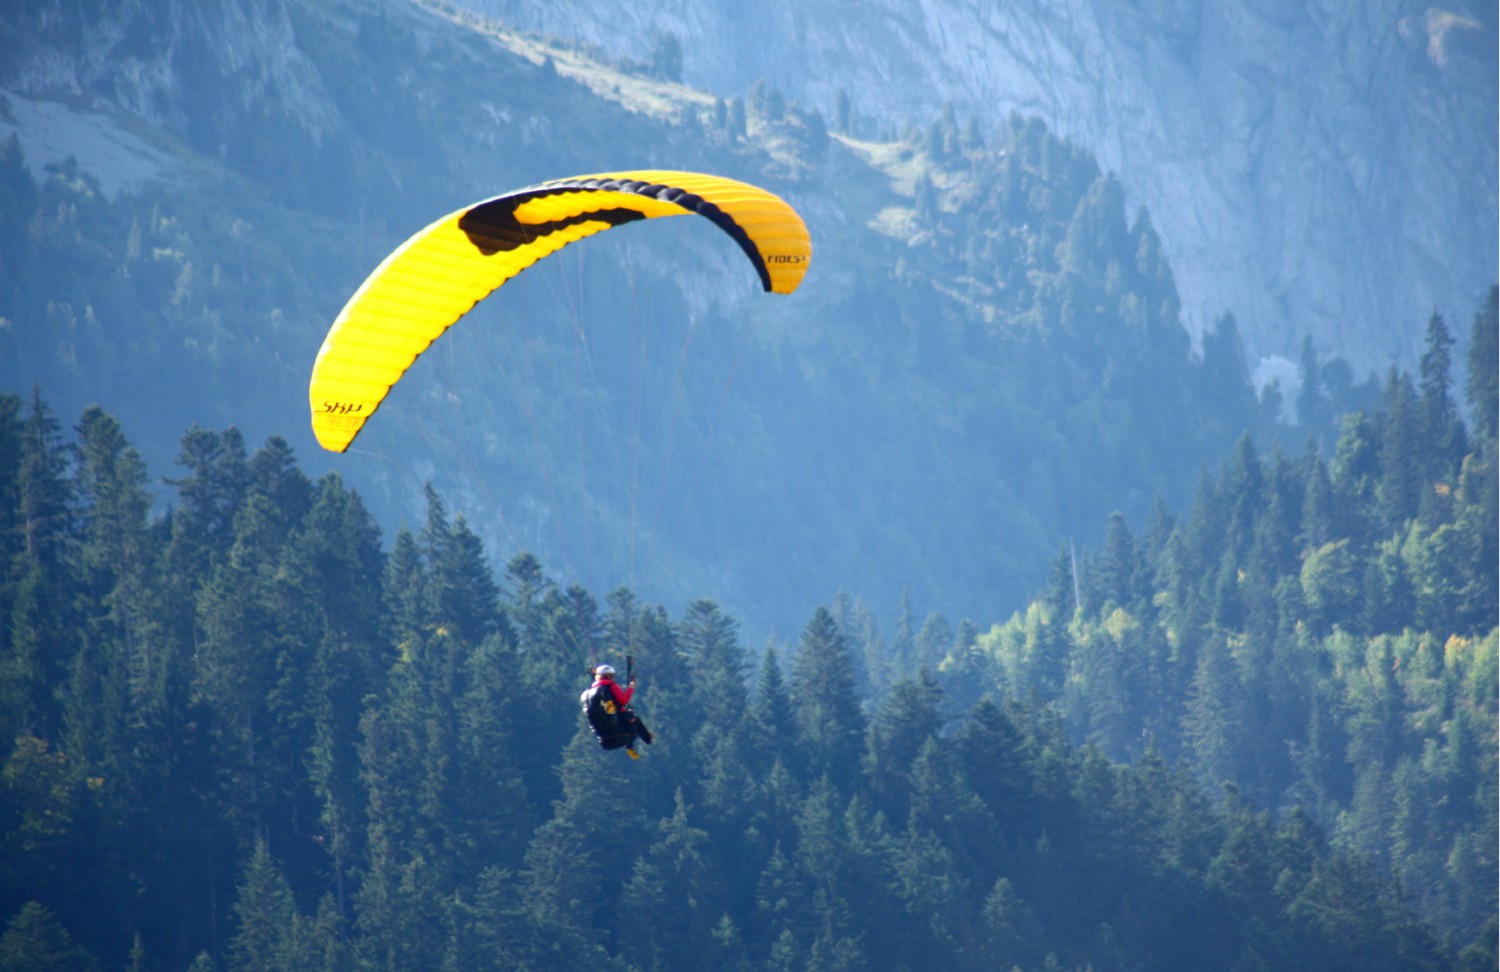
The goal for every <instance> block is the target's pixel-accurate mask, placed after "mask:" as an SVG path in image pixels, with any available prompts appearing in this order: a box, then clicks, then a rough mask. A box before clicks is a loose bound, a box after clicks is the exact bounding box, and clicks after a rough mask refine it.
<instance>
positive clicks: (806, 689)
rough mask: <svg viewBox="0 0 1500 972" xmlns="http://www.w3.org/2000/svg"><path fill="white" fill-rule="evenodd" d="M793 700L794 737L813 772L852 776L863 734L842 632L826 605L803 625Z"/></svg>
mask: <svg viewBox="0 0 1500 972" xmlns="http://www.w3.org/2000/svg"><path fill="white" fill-rule="evenodd" d="M792 700H793V705H794V712H795V715H796V720H797V726H798V729H799V737H800V739H801V742H802V746H803V749H804V752H805V753H806V758H807V762H808V771H809V773H810V774H812V775H814V776H819V775H822V774H824V773H827V774H828V775H829V776H830V777H831V778H832V779H833V780H835V781H837V782H838V783H839V784H840V785H847V784H850V783H852V782H853V780H854V777H855V773H856V767H857V765H858V763H857V757H858V755H859V749H860V744H861V742H862V740H863V737H864V719H863V716H862V715H861V714H860V710H859V699H858V698H857V697H856V696H855V694H854V674H853V669H852V667H851V666H850V663H849V650H848V647H847V646H846V645H845V643H844V636H843V634H842V633H840V631H839V630H838V625H836V624H835V623H834V620H833V615H832V614H830V613H829V611H828V609H827V608H825V607H821V606H820V607H819V608H818V609H817V611H816V612H814V614H813V617H812V620H810V621H808V623H807V627H806V628H804V629H803V631H802V639H801V641H800V642H799V643H798V645H797V655H796V657H795V658H794V659H793V662H792Z"/></svg>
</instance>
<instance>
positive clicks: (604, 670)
mask: <svg viewBox="0 0 1500 972" xmlns="http://www.w3.org/2000/svg"><path fill="white" fill-rule="evenodd" d="M614 673H615V670H614V669H613V668H610V667H609V666H608V665H600V666H599V667H598V668H596V669H594V674H595V675H613V674H614Z"/></svg>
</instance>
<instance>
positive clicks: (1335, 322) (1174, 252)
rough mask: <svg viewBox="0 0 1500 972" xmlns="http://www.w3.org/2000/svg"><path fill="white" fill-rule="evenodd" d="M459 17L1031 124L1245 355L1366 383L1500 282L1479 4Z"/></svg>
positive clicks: (472, 4) (1191, 324) (866, 105)
mask: <svg viewBox="0 0 1500 972" xmlns="http://www.w3.org/2000/svg"><path fill="white" fill-rule="evenodd" d="M460 6H465V7H468V8H470V9H473V10H476V11H478V12H481V13H485V14H487V15H489V16H493V17H497V18H499V19H501V20H504V21H505V22H507V23H510V24H513V25H516V26H518V27H521V28H523V29H530V30H538V31H545V32H547V33H550V34H556V35H560V36H566V37H577V38H581V39H584V40H587V41H589V42H592V43H594V44H597V45H599V47H600V48H602V49H603V50H606V51H608V52H610V53H612V54H615V55H619V56H624V57H632V58H635V59H638V60H648V59H649V58H650V54H651V51H652V50H654V49H655V48H656V46H657V45H659V44H660V42H661V38H662V37H663V36H665V35H667V34H672V35H675V36H676V38H677V40H678V41H679V42H680V45H681V50H682V57H681V66H682V67H681V70H682V78H683V79H684V80H685V81H686V82H687V83H689V84H692V85H695V86H697V87H701V88H704V89H706V90H708V91H713V92H717V93H720V94H723V95H724V96H725V97H728V96H729V95H731V94H734V93H736V92H739V91H743V90H745V89H746V88H748V87H749V86H750V85H751V84H753V83H754V82H755V81H756V80H757V79H762V78H763V79H765V80H767V81H768V82H769V83H770V84H772V85H773V86H775V87H777V88H779V89H781V90H782V91H784V92H786V93H787V95H788V97H795V98H797V99H799V100H800V101H802V102H803V103H804V104H806V105H809V106H813V107H816V108H818V109H820V110H821V111H823V112H824V113H825V114H830V115H831V114H832V112H833V111H834V107H835V105H836V104H837V103H838V101H839V98H840V93H841V92H842V93H843V95H844V96H845V97H847V98H848V100H849V102H850V103H851V105H852V108H853V110H854V112H855V114H856V115H857V116H858V117H859V120H860V124H861V125H862V126H864V128H865V129H866V130H868V131H872V132H873V131H879V130H894V129H896V128H897V127H898V126H899V124H900V123H901V122H902V121H903V120H904V119H907V118H917V119H922V118H927V117H931V116H932V115H934V114H935V113H937V112H938V111H940V110H941V109H942V107H943V106H944V105H945V104H952V105H954V106H955V107H956V108H957V109H958V111H959V113H960V114H962V115H969V114H973V115H977V116H979V117H981V118H988V119H992V120H993V119H996V118H998V117H1000V116H1001V115H1002V114H1003V113H1005V112H1007V111H1011V110H1018V111H1022V112H1025V113H1028V114H1035V115H1037V116H1038V117H1041V118H1043V119H1045V120H1046V121H1047V124H1048V125H1049V126H1051V127H1052V128H1053V130H1054V131H1056V132H1058V133H1059V134H1061V135H1063V136H1064V137H1066V138H1068V139H1069V140H1071V141H1073V142H1075V143H1077V144H1078V145H1080V146H1082V147H1083V148H1085V149H1087V150H1088V151H1090V152H1092V153H1093V154H1094V155H1095V157H1097V158H1098V160H1099V164H1100V166H1101V167H1102V168H1104V169H1105V170H1106V171H1110V172H1115V173H1118V174H1119V176H1120V178H1121V181H1122V183H1123V184H1124V186H1125V190H1126V197H1127V199H1128V200H1129V201H1130V205H1131V206H1132V207H1134V206H1135V205H1144V206H1146V207H1147V208H1148V209H1149V210H1150V211H1151V215H1152V219H1153V220H1154V221H1155V223H1156V227H1157V231H1158V232H1159V233H1161V236H1162V242H1163V247H1164V249H1165V251H1166V253H1167V256H1168V259H1169V260H1170V261H1171V263H1172V267H1173V270H1174V272H1175V274H1176V278H1177V284H1178V288H1179V289H1180V291H1181V293H1182V299H1183V308H1184V315H1183V320H1184V323H1185V325H1186V326H1187V327H1188V328H1189V330H1191V331H1192V332H1193V333H1194V334H1201V333H1202V332H1203V331H1204V330H1206V329H1208V328H1209V327H1211V326H1212V324H1213V322H1214V320H1215V319H1216V318H1217V317H1218V315H1219V314H1221V313H1223V312H1224V311H1226V310H1228V311H1233V312H1234V313H1235V314H1236V315H1238V317H1239V320H1240V328H1241V331H1242V332H1243V333H1244V335H1245V339H1246V343H1247V346H1248V348H1249V351H1250V354H1251V358H1252V360H1257V361H1258V360H1260V359H1263V358H1279V359H1281V360H1283V361H1284V360H1286V359H1291V360H1293V361H1295V360H1296V359H1297V357H1298V351H1299V348H1300V347H1301V343H1302V341H1303V340H1304V339H1305V338H1311V339H1312V340H1313V342H1314V344H1315V345H1316V347H1317V349H1318V351H1319V352H1320V353H1322V354H1337V355H1340V356H1342V357H1344V358H1347V359H1348V360H1349V361H1350V362H1352V363H1353V364H1354V365H1355V367H1356V369H1358V370H1365V369H1373V370H1376V371H1381V370H1383V369H1384V368H1385V367H1386V365H1387V364H1389V363H1390V362H1391V361H1392V360H1401V361H1402V362H1403V363H1405V364H1407V365H1410V364H1411V363H1413V362H1415V360H1416V357H1417V355H1418V354H1419V353H1420V350H1421V333H1420V329H1419V328H1414V327H1413V326H1412V322H1413V321H1414V320H1420V319H1422V318H1424V317H1425V316H1426V315H1427V314H1428V313H1430V312H1431V311H1432V310H1434V309H1437V310H1440V311H1442V312H1443V313H1446V314H1448V315H1450V316H1452V315H1454V314H1461V313H1467V312H1468V311H1469V309H1470V308H1472V307H1473V306H1475V305H1477V303H1478V301H1479V300H1480V299H1481V297H1482V296H1483V294H1484V291H1485V288H1487V287H1488V286H1489V283H1490V281H1491V278H1492V277H1493V276H1494V273H1495V266H1496V259H1497V251H1496V237H1497V224H1496V215H1495V214H1496V171H1497V158H1496V144H1497V137H1496V136H1497V128H1496V125H1497V122H1496V118H1497V115H1500V112H1497V101H1496V77H1497V61H1496V50H1497V44H1496V12H1495V5H1494V4H1492V3H1486V2H1483V0H1466V2H1454V3H1444V4H1437V5H1432V4H1426V3H1413V2H1402V0H1379V2H1372V3H1361V4H1347V3H1339V2H1336V0H1330V2H1314V3H1307V2H1304V0H1228V2H1223V0H1221V2H1213V3H1208V2H1204V0H1138V2H1131V3H1119V2H1114V0H1062V2H1054V0H1045V2H1044V0H1022V2H1017V3H1003V4H990V5H984V4H976V3H970V2H963V0H917V2H908V0H877V2H873V3H862V4H860V5H859V7H858V8H857V10H853V9H849V8H847V7H846V6H844V5H840V4H832V3H829V4H823V3H817V2H813V3H808V2H802V0H796V2H792V0H771V2H768V3H764V4H757V5H756V6H755V8H754V9H753V11H752V9H751V8H748V7H745V6H744V5H742V4H737V3H733V2H728V0H717V2H706V3H705V2H699V0H676V2H666V3H659V4H650V5H645V6H636V7H630V8H626V9H623V10H622V9H617V8H616V7H615V6H614V5H612V4H607V3H603V2H600V0H581V2H576V3H566V4H554V3H539V2H532V0H461V2H460ZM1276 365H1277V362H1275V361H1268V362H1267V372H1268V373H1269V372H1271V371H1273V370H1274V369H1275V368H1276ZM1282 367H1283V368H1284V366H1282Z"/></svg>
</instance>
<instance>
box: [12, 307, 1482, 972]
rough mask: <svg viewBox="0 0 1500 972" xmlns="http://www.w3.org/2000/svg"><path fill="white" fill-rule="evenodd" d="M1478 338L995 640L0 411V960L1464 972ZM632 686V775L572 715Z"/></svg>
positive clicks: (98, 429)
mask: <svg viewBox="0 0 1500 972" xmlns="http://www.w3.org/2000/svg"><path fill="white" fill-rule="evenodd" d="M1495 336H1496V300H1495V295H1494V293H1493V292H1492V293H1491V295H1490V297H1489V299H1488V301H1487V303H1486V304H1485V306H1484V307H1482V308H1481V309H1480V311H1479V313H1478V314H1477V315H1476V317H1475V321H1474V330H1473V334H1472V338H1471V340H1470V342H1469V343H1470V347H1471V351H1470V354H1469V357H1468V361H1467V362H1466V363H1465V364H1464V365H1463V366H1455V363H1454V362H1453V361H1452V360H1451V348H1452V345H1453V343H1454V342H1453V337H1452V335H1451V334H1450V333H1449V332H1448V329H1447V325H1446V323H1445V322H1444V321H1443V320H1442V319H1441V318H1440V317H1437V316H1434V318H1433V320H1432V321H1431V323H1430V324H1429V328H1428V344H1427V348H1428V350H1427V354H1426V355H1425V356H1424V357H1423V359H1422V362H1421V368H1420V373H1419V374H1418V375H1415V376H1413V375H1409V374H1406V373H1404V372H1400V371H1395V370H1393V371H1392V372H1391V373H1390V375H1389V376H1388V379H1387V381H1386V382H1385V386H1384V392H1383V395H1382V397H1381V399H1380V401H1379V403H1378V406H1376V407H1374V408H1372V409H1370V410H1368V411H1366V412H1361V413H1355V414H1351V415H1348V416H1346V417H1345V418H1344V419H1343V422H1342V426H1341V428H1340V430H1339V432H1338V434H1337V436H1336V437H1335V438H1333V440H1332V441H1331V442H1329V443H1326V444H1325V443H1320V442H1318V441H1317V440H1316V439H1313V440H1311V441H1310V442H1309V443H1308V445H1307V448H1306V450H1305V451H1304V452H1303V453H1301V454H1298V455H1288V454H1284V453H1282V452H1281V451H1279V450H1275V449H1273V450H1272V451H1271V452H1270V454H1269V455H1262V454H1260V453H1258V452H1257V450H1256V447H1255V446H1254V445H1253V444H1252V442H1251V440H1250V439H1249V438H1248V437H1247V438H1245V439H1243V440H1241V442H1240V444H1239V445H1238V446H1237V447H1236V448H1235V449H1234V451H1233V452H1232V453H1231V454H1230V455H1228V456H1226V457H1224V459H1223V461H1222V463H1221V465H1220V466H1219V467H1218V468H1217V469H1216V470H1206V471H1205V472H1204V474H1203V476H1202V478H1201V481H1200V484H1199V487H1198V490H1197V495H1196V498H1195V499H1194V501H1193V503H1192V504H1191V506H1190V508H1188V509H1186V510H1183V511H1181V512H1180V513H1177V514H1174V513H1173V512H1172V511H1169V510H1168V509H1167V508H1166V507H1165V505H1164V504H1159V505H1158V509H1157V512H1156V514H1155V515H1154V516H1153V517H1152V518H1151V520H1150V521H1149V522H1147V523H1144V524H1137V525H1135V526H1134V527H1132V525H1130V524H1129V523H1127V522H1126V520H1125V518H1124V517H1123V516H1116V517H1115V518H1113V519H1112V520H1111V521H1110V523H1109V524H1108V529H1107V532H1106V534H1105V536H1106V539H1105V541H1104V543H1103V544H1102V546H1101V547H1100V548H1099V549H1097V550H1087V551H1083V552H1081V553H1080V554H1078V555H1077V556H1076V558H1075V556H1074V554H1073V552H1072V551H1071V550H1070V549H1069V548H1068V547H1067V546H1066V545H1065V546H1063V547H1062V549H1061V551H1060V553H1059V557H1058V559H1057V561H1056V563H1055V565H1054V568H1053V572H1052V574H1051V576H1050V577H1043V578H1038V584H1037V589H1038V594H1037V597H1036V599H1035V601H1034V602H1033V603H1032V604H1031V605H1030V606H1029V607H1028V608H1026V610H1024V611H1022V612H1019V613H1017V614H1016V615H1015V616H1014V617H1013V618H1012V619H1010V620H1009V621H1006V622H1004V623H1002V624H997V625H995V626H993V627H991V628H989V629H988V630H983V631H982V630H980V629H979V628H978V627H977V626H976V625H975V624H973V623H972V622H970V621H960V622H958V623H957V624H956V625H954V624H951V623H950V622H949V621H948V620H947V619H945V618H943V617H942V616H940V615H937V614H930V615H928V616H927V617H926V618H925V620H924V621H923V622H922V623H920V624H918V623H917V621H916V618H917V616H918V614H917V612H916V611H915V610H914V609H913V607H912V605H910V604H909V603H903V605H902V606H901V610H900V613H899V616H898V618H897V623H896V625H895V627H894V629H893V630H890V631H884V630H882V628H881V626H880V625H879V624H878V623H877V622H876V621H875V613H874V611H873V610H872V609H871V608H870V607H869V606H867V605H865V604H864V603H862V602H861V601H860V600H859V599H858V598H855V597H852V596H850V595H847V594H834V595H830V597H829V598H828V601H827V605H826V606H824V607H818V608H817V609H816V610H814V611H813V612H812V615H811V617H810V618H809V619H808V620H807V621H806V624H805V627H804V628H803V629H802V630H801V632H800V634H799V635H798V636H797V637H795V638H793V639H790V640H787V641H785V642H778V641H772V642H771V643H769V644H766V645H749V644H746V643H745V642H744V639H743V638H742V637H741V635H740V632H739V629H738V625H737V622H736V620H735V619H734V618H733V617H731V616H729V615H728V614H727V613H726V612H724V611H723V610H722V609H721V608H720V607H719V606H718V605H716V604H714V603H712V602H710V601H707V600H699V601H696V602H694V603H692V604H691V605H689V606H688V607H687V608H686V609H685V610H683V611H682V612H681V613H680V616H676V617H673V616H669V614H668V613H667V612H666V611H665V610H664V609H662V608H659V607H656V606H653V605H650V604H644V603H640V602H639V601H638V600H637V599H636V598H635V596H634V595H633V594H632V592H631V591H629V590H625V589H619V590H614V591H610V592H607V593H606V592H593V591H589V590H585V589H583V588H581V587H577V586H575V587H570V588H567V589H563V588H561V587H559V586H558V585H557V584H556V583H555V582H554V581H552V580H550V579H549V575H548V572H547V570H546V565H544V564H542V563H540V562H539V561H538V560H537V559H536V558H535V557H534V556H532V555H530V554H527V553H524V552H521V553H514V554H510V555H509V559H508V562H507V563H506V566H505V569H504V571H503V572H502V573H500V574H499V575H497V574H496V573H494V572H493V571H492V570H491V568H490V567H489V560H488V557H489V555H490V554H491V553H495V552H487V551H486V550H484V549H483V546H482V544H481V542H480V540H479V538H478V537H477V535H476V534H475V533H474V532H473V531H472V530H471V529H470V527H469V525H468V524H467V523H466V522H465V521H464V519H463V518H462V517H461V516H455V515H450V513H449V512H448V509H447V507H446V506H445V504H444V501H443V498H442V497H441V496H440V495H438V494H437V492H436V491H433V490H429V491H428V495H427V513H426V520H425V522H423V523H421V524H420V526H418V527H416V528H414V529H406V528H403V529H401V530H399V531H398V532H397V533H396V534H395V535H394V536H393V537H389V538H387V537H383V536H382V535H381V532H380V530H379V529H378V528H377V526H376V524H375V521H374V519H373V518H372V517H371V515H370V514H369V513H368V512H367V510H366V509H365V507H364V506H363V504H362V502H361V500H360V497H359V495H358V493H357V491H355V490H353V489H351V488H350V487H349V486H348V485H347V484H346V483H344V482H343V481H341V480H340V478H339V477H337V476H336V475H328V476H325V477H323V478H321V479H319V480H317V481H312V480H310V479H309V478H308V477H307V476H306V475H305V474H304V473H303V472H302V471H301V470H300V469H299V468H298V464H297V459H296V457H295V456H294V455H293V454H292V451H291V449H290V448H289V447H288V446H287V444H286V443H285V442H284V441H283V440H281V439H278V438H274V437H273V438H271V439H268V440H267V441H265V442H264V443H263V444H261V445H259V446H253V445H251V444H248V443H246V442H245V441H244V440H243V438H242V437H241V435H240V434H239V433H238V432H237V431H236V430H235V429H233V428H230V429H225V430H222V431H213V430H208V429H202V428H197V427H194V428H191V429H189V430H188V431H187V432H186V433H185V434H184V435H183V436H182V438H181V452H180V456H179V460H178V463H179V467H180V468H179V469H177V470H174V471H172V472H171V474H170V475H169V476H168V477H167V478H166V479H165V480H164V482H165V483H166V489H165V495H164V496H160V495H158V493H157V490H156V488H155V487H153V486H152V483H153V480H154V477H155V476H159V475H161V473H160V471H155V472H153V471H152V470H148V469H147V468H146V467H145V464H144V462H143V460H142V459H141V457H140V455H139V454H138V453H137V452H136V451H135V450H134V449H133V448H132V447H131V445H130V443H129V441H128V438H127V430H126V429H124V428H122V427H121V425H120V424H119V423H118V422H117V421H116V420H115V419H114V418H112V417H111V416H110V415H109V414H107V413H106V412H105V411H103V410H102V409H99V408H89V409H87V410H85V411H84V412H83V413H82V414H81V415H80V416H78V417H77V418H76V420H71V421H70V420H65V419H63V418H62V417H60V416H58V415H55V414H54V413H53V411H52V410H51V409H50V408H49V406H48V404H47V401H46V399H45V397H44V394H43V392H42V391H41V390H34V391H32V392H31V393H30V394H29V397H23V396H21V395H18V394H6V395H4V396H0V617H3V618H5V619H7V623H6V624H5V625H4V626H3V628H0V693H3V697H0V717H3V719H4V723H5V724H4V725H3V726H0V730H3V732H0V738H3V739H4V740H6V753H5V755H4V767H3V771H0V842H3V852H0V868H3V871H0V909H3V914H4V918H3V920H4V921H5V922H6V925H5V930H4V933H3V937H0V969H5V970H11V969H117V968H127V969H131V970H143V969H183V968H191V969H193V970H195V972H202V970H208V969H224V970H269V969H286V970H292V969H330V970H334V969H337V970H343V969H348V970H356V969H359V970H363V969H455V970H457V969H465V970H467V969H527V970H544V969H576V968H581V967H586V966H589V965H595V964H603V963H611V964H612V965H613V966H614V967H617V968H620V969H632V970H653V969H746V970H748V969H776V970H782V969H785V970H790V969H817V970H832V969H861V968H873V967H880V968H886V969H933V968H941V969H1012V968H1015V969H1021V970H1025V972H1031V970H1052V969H1095V970H1104V969H1121V970H1125V969H1184V970H1186V969H1241V970H1251V969H1276V970H1296V969H1307V970H1331V969H1350V970H1353V969H1360V970H1371V969H1450V968H1452V969H1466V970H1468V969H1492V968H1494V967H1495V961H1496V956H1495V936H1496V925H1495V912H1496V856H1495V848H1496V833H1497V826H1496V698H1495V686H1496V678H1497V675H1496V613H1497V607H1496V590H1497V581H1496V559H1497V553H1496V549H1497V548H1496V508H1497V495H1496V464H1495V463H1496V425H1495V417H1496V414H1497V407H1496V376H1495V356H1496V355H1495ZM1456 373H1457V374H1456ZM1303 394H1304V395H1305V396H1306V397H1307V401H1306V402H1304V403H1299V407H1305V408H1308V409H1314V408H1316V407H1317V404H1318V402H1317V395H1318V388H1317V386H1316V384H1315V383H1314V384H1313V385H1312V386H1311V387H1309V388H1307V389H1304V393H1303ZM1459 400H1464V401H1467V402H1468V403H1469V405H1470V406H1471V410H1472V411H1471V414H1472V415H1473V416H1474V419H1473V421H1472V422H1471V423H1469V424H1465V423H1464V422H1463V421H1461V419H1460V414H1459V411H1458V406H1457V404H1456V403H1457V402H1458V401H1459ZM163 501H164V502H163ZM158 511H159V512H158ZM501 556H504V554H501ZM831 580H832V582H833V583H836V579H831ZM830 586H833V585H832V584H831V585H830ZM627 653H628V654H630V655H632V656H633V657H634V659H635V662H636V666H637V669H638V671H639V674H640V678H641V697H640V698H641V701H640V702H639V704H638V708H639V709H640V711H641V713H642V715H643V717H644V718H645V719H646V720H647V721H648V722H649V723H650V724H651V725H652V727H653V729H654V731H655V733H656V736H657V742H656V744H655V745H654V746H652V747H650V748H649V749H647V750H646V752H645V755H644V758H643V759H641V760H640V761H638V762H632V761H629V760H627V759H625V758H624V757H623V755H621V754H619V753H604V752H601V751H600V750H599V749H598V747H597V745H596V744H595V742H594V740H593V738H592V736H591V735H590V734H589V733H588V731H587V729H586V727H585V726H584V724H583V721H582V719H581V716H580V713H579V710H578V707H577V703H576V701H575V700H576V698H577V695H578V693H579V692H580V691H581V690H582V689H583V688H584V687H586V685H587V682H588V679H587V677H586V675H585V674H584V673H585V669H586V667H587V666H588V665H590V664H592V663H593V661H594V660H595V658H599V659H600V660H607V661H610V662H612V663H613V664H616V665H620V664H621V663H622V662H623V661H624V656H625V655H626V654H627Z"/></svg>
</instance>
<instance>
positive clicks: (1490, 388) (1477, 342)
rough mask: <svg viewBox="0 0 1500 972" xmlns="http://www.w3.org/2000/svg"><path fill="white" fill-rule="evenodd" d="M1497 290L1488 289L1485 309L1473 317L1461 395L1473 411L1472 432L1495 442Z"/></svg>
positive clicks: (1499, 382)
mask: <svg viewBox="0 0 1500 972" xmlns="http://www.w3.org/2000/svg"><path fill="white" fill-rule="evenodd" d="M1497 305H1500V288H1496V287H1490V292H1489V294H1488V295H1487V296H1486V297H1485V301H1484V306H1482V307H1481V308H1480V309H1479V312H1478V313H1476V314H1475V315H1474V327H1473V330H1472V331H1471V332H1470V337H1469V356H1468V364H1469V373H1468V380H1467V381H1466V382H1465V384H1464V391H1465V393H1466V395H1467V397H1468V400H1469V406H1470V408H1472V410H1473V411H1472V413H1471V414H1472V416H1473V421H1474V428H1475V430H1476V431H1477V432H1478V433H1479V434H1480V435H1483V436H1488V437H1489V438H1490V439H1494V438H1495V434H1496V422H1497V421H1500V418H1497V413H1500V349H1497V340H1500V306H1497Z"/></svg>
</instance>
